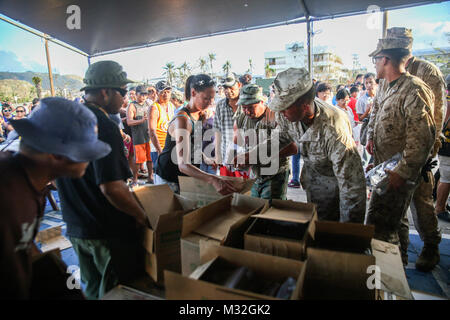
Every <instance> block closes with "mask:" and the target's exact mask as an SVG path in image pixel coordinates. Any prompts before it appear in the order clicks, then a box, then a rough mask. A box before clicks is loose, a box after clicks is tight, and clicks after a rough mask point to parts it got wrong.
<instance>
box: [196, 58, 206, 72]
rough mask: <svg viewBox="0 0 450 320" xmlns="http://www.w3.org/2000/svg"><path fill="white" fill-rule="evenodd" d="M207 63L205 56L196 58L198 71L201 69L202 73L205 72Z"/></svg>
mask: <svg viewBox="0 0 450 320" xmlns="http://www.w3.org/2000/svg"><path fill="white" fill-rule="evenodd" d="M207 65H208V62H206V59H205V58H203V57H200V58H199V59H198V66H199V67H200V71H201V72H202V73H206V67H207Z"/></svg>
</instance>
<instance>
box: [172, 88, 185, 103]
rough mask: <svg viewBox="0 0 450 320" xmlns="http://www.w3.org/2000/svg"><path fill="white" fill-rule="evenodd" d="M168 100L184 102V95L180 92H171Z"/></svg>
mask: <svg viewBox="0 0 450 320" xmlns="http://www.w3.org/2000/svg"><path fill="white" fill-rule="evenodd" d="M170 98H171V99H175V100H178V101H181V102H184V94H183V92H181V91H180V90H176V89H175V90H172V95H171V97H170Z"/></svg>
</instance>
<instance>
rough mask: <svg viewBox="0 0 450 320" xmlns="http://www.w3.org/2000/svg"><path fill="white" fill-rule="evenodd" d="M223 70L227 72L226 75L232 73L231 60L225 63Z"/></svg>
mask: <svg viewBox="0 0 450 320" xmlns="http://www.w3.org/2000/svg"><path fill="white" fill-rule="evenodd" d="M222 70H223V72H225V74H228V73H230V70H231V62H230V60H227V61H225V63H224V65H223V66H222Z"/></svg>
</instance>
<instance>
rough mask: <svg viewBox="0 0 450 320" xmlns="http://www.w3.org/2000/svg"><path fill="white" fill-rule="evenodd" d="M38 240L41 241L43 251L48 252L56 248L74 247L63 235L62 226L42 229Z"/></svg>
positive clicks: (37, 237)
mask: <svg viewBox="0 0 450 320" xmlns="http://www.w3.org/2000/svg"><path fill="white" fill-rule="evenodd" d="M36 241H38V242H40V243H41V251H42V252H47V251H51V250H54V249H59V250H61V251H62V250H65V249H68V248H70V247H72V243H71V242H70V241H69V239H67V238H66V237H64V236H63V235H62V229H61V226H57V227H53V228H48V229H45V230H42V231H40V232H39V233H38V234H37V236H36Z"/></svg>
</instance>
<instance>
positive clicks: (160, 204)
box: [133, 184, 184, 231]
mask: <svg viewBox="0 0 450 320" xmlns="http://www.w3.org/2000/svg"><path fill="white" fill-rule="evenodd" d="M133 193H134V194H135V196H136V198H137V199H138V201H139V203H140V204H141V205H142V207H143V208H144V210H145V213H146V215H147V218H148V220H149V222H150V225H151V226H152V229H153V230H155V231H156V229H157V228H158V223H159V219H160V216H162V215H165V214H168V213H174V212H182V211H184V208H183V206H182V205H181V203H180V202H179V200H178V198H176V197H175V194H174V193H173V191H172V190H171V189H170V188H169V186H168V185H166V184H161V185H151V186H142V187H139V188H135V189H134V190H133Z"/></svg>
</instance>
